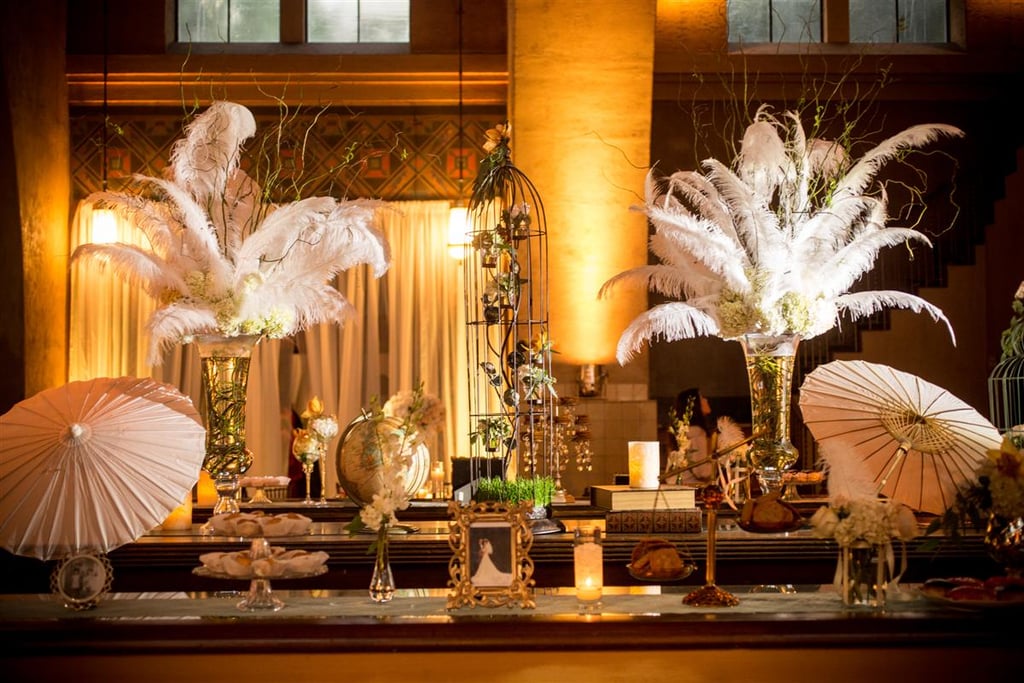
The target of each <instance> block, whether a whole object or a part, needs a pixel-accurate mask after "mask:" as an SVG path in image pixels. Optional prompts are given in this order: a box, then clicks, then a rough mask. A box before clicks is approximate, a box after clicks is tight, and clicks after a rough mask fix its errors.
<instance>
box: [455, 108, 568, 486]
mask: <svg viewBox="0 0 1024 683" xmlns="http://www.w3.org/2000/svg"><path fill="white" fill-rule="evenodd" d="M488 136H489V141H490V142H491V143H493V144H492V145H489V150H488V151H489V154H488V156H487V158H486V159H484V160H483V161H482V162H481V167H480V171H479V173H478V174H477V177H476V179H475V181H474V183H473V193H472V197H471V199H470V202H469V218H470V221H471V230H470V236H471V238H472V249H471V253H469V254H467V255H466V258H465V259H464V261H463V264H464V269H465V282H466V320H467V324H468V326H469V330H468V334H467V346H468V349H467V351H468V370H469V375H470V376H469V387H470V395H469V403H470V405H469V407H470V424H471V427H472V429H473V432H472V438H471V443H472V457H473V458H474V462H476V463H478V465H477V468H478V470H479V471H478V472H477V473H475V474H477V475H478V476H488V477H492V476H502V477H504V476H507V475H509V474H510V473H515V474H518V475H520V476H532V477H544V476H554V475H555V474H556V472H555V471H554V467H555V466H554V464H553V449H552V443H553V442H552V440H553V437H554V431H555V430H554V428H553V418H554V415H555V412H556V411H555V409H554V406H555V403H556V400H557V397H556V394H555V391H554V388H553V386H552V385H553V383H554V376H553V374H552V369H551V349H550V345H549V342H548V340H547V322H548V320H547V316H548V253H547V230H546V223H545V216H544V205H543V202H542V201H541V198H540V194H539V193H538V191H537V189H536V187H534V185H533V183H532V182H530V180H529V178H527V177H526V175H525V174H524V173H523V172H522V171H520V170H519V169H518V168H516V167H515V166H514V165H513V163H512V157H511V151H510V149H509V146H508V143H509V137H508V128H507V126H500V127H496V128H495V129H494V130H492V131H489V132H488Z"/></svg>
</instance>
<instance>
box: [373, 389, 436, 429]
mask: <svg viewBox="0 0 1024 683" xmlns="http://www.w3.org/2000/svg"><path fill="white" fill-rule="evenodd" d="M383 413H384V415H385V416H386V417H395V418H398V419H399V420H401V421H402V423H403V424H404V425H407V426H408V428H409V430H410V431H411V432H413V433H414V435H415V438H416V439H418V440H419V441H422V440H424V439H425V438H427V437H428V436H430V435H433V434H436V433H438V432H440V431H442V430H443V429H444V418H445V407H444V404H443V403H442V402H441V400H440V399H438V398H437V397H436V396H432V395H430V394H425V393H423V386H422V384H421V385H420V386H419V387H417V388H416V389H413V390H408V389H406V390H403V391H399V392H398V393H396V394H395V395H393V396H392V397H391V398H389V399H388V400H387V403H385V404H384V408H383Z"/></svg>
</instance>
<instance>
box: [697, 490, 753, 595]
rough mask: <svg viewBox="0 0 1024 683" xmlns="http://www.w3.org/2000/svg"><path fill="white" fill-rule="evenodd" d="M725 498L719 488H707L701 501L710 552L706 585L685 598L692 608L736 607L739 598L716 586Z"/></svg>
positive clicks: (705, 577)
mask: <svg viewBox="0 0 1024 683" xmlns="http://www.w3.org/2000/svg"><path fill="white" fill-rule="evenodd" d="M723 498H724V496H723V495H722V489H721V488H719V487H718V486H714V485H711V486H705V487H704V489H703V491H701V500H702V501H703V503H704V509H705V510H707V513H708V522H707V524H708V551H707V568H706V570H705V574H704V585H703V586H702V587H700V588H698V589H697V590H695V591H693V592H692V593H690V594H689V595H687V596H686V597H685V598H683V604H684V605H690V606H691V607H735V606H736V605H738V604H740V601H739V598H737V597H736V596H735V595H733V594H732V593H730V592H728V591H725V590H722V589H721V588H719V587H718V586H716V585H715V546H716V543H717V537H718V506H719V505H721V504H722V500H723Z"/></svg>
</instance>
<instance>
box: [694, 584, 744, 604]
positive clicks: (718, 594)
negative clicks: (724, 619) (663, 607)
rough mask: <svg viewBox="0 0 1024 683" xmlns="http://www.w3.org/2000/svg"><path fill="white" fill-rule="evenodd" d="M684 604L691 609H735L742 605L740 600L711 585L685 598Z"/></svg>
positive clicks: (702, 587)
mask: <svg viewBox="0 0 1024 683" xmlns="http://www.w3.org/2000/svg"><path fill="white" fill-rule="evenodd" d="M683 604H684V605H689V606H690V607H735V606H736V605H738V604H740V599H739V598H737V597H736V596H735V595H733V594H732V593H730V592H729V591H725V590H722V589H721V588H719V587H718V586H716V585H714V584H713V583H710V584H708V585H706V586H701V587H700V588H698V589H697V590H695V591H693V592H692V593H690V594H689V595H687V596H686V597H685V598H683Z"/></svg>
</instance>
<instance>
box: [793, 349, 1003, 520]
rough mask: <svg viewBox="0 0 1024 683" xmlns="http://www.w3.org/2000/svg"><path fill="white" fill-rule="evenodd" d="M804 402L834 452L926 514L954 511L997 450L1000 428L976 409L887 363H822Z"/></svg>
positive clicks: (806, 416) (810, 422) (808, 418)
mask: <svg viewBox="0 0 1024 683" xmlns="http://www.w3.org/2000/svg"><path fill="white" fill-rule="evenodd" d="M799 404H800V412H801V413H802V415H803V420H804V424H806V425H807V427H808V429H810V431H811V434H812V435H813V436H814V438H815V440H816V441H818V442H819V443H820V444H821V445H822V446H823V447H827V448H828V450H829V452H830V454H831V457H836V456H837V455H839V456H842V457H845V456H846V455H849V456H850V457H852V458H854V459H855V460H857V461H859V462H860V463H862V464H863V465H864V472H865V473H866V474H867V476H868V477H869V478H870V479H871V480H872V481H873V482H874V484H875V489H876V490H877V492H879V493H881V494H883V495H885V496H887V497H889V498H890V499H892V500H895V501H898V502H900V503H903V504H905V505H908V506H910V507H912V508H914V509H915V510H919V511H922V512H931V513H935V514H941V513H942V512H943V511H945V510H946V509H948V508H949V507H950V505H952V503H953V501H954V500H955V497H956V488H957V486H958V485H960V484H962V483H965V482H967V481H969V480H971V479H973V477H974V472H975V471H976V470H977V469H978V467H979V465H980V464H981V463H982V462H983V461H984V459H985V455H986V451H987V450H988V449H991V448H999V442H1000V437H999V432H998V431H997V430H996V428H995V427H994V426H992V423H990V422H989V421H988V420H986V419H985V418H984V417H983V416H982V415H981V414H980V413H978V412H977V411H976V410H975V409H974V408H972V407H971V406H969V405H968V404H967V403H964V402H963V401H962V400H960V399H959V398H957V397H956V396H954V395H953V394H950V393H949V392H948V391H946V390H945V389H942V388H940V387H938V386H936V385H934V384H931V383H929V382H926V381H925V380H923V379H921V378H920V377H917V376H916V375H912V374H910V373H906V372H901V371H899V370H895V369H893V368H891V367H889V366H887V365H880V364H877V363H868V362H865V361H833V362H831V363H827V364H825V365H821V366H819V367H817V368H816V369H815V370H814V371H813V372H811V373H810V374H809V375H807V378H806V379H805V380H804V383H803V386H801V387H800V401H799Z"/></svg>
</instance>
